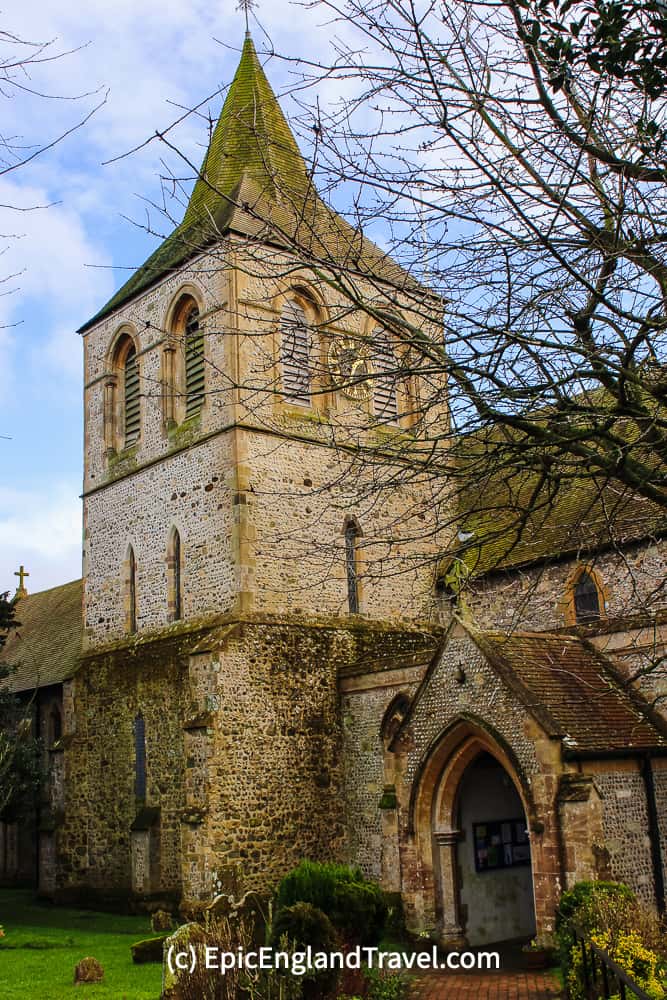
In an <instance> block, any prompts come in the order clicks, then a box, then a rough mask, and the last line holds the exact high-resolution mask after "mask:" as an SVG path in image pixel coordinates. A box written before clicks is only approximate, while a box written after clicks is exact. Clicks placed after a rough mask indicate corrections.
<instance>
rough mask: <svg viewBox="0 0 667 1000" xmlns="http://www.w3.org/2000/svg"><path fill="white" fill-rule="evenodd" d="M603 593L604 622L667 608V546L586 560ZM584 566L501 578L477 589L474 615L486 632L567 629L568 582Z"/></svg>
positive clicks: (560, 565)
mask: <svg viewBox="0 0 667 1000" xmlns="http://www.w3.org/2000/svg"><path fill="white" fill-rule="evenodd" d="M581 563H582V564H584V565H586V566H591V567H592V568H593V569H594V570H595V572H596V574H598V576H599V578H600V580H601V582H602V585H603V587H604V592H605V594H604V596H605V605H606V606H605V609H604V611H605V616H606V618H609V619H614V618H622V617H625V616H627V615H632V614H638V613H640V612H641V611H643V610H649V611H651V612H655V611H657V610H658V609H660V608H665V607H667V593H665V590H664V581H665V578H666V577H667V544H666V543H665V541H664V540H660V541H658V542H655V543H651V544H647V545H635V546H633V547H632V548H631V549H629V550H627V551H625V552H623V553H619V552H614V551H611V552H603V553H598V554H596V555H595V556H591V557H590V558H586V557H583V558H582V559H581ZM578 565H579V563H578V562H577V560H576V559H564V560H562V561H560V562H557V563H551V564H546V565H541V566H536V567H532V568H531V567H528V568H526V569H521V570H515V571H513V572H508V573H498V574H493V575H492V576H489V577H487V578H486V579H485V580H482V581H477V582H475V583H474V584H473V591H472V593H471V594H470V597H469V604H470V610H471V614H472V615H473V617H474V619H475V620H476V621H478V622H479V623H481V624H483V626H484V628H494V627H496V628H502V629H507V630H510V629H516V628H519V629H529V630H530V629H535V630H538V631H539V630H546V629H550V628H562V627H563V626H564V625H565V624H566V621H565V602H566V595H567V589H568V581H569V579H570V578H571V576H572V574H573V573H574V572H575V570H576V568H577V566H578Z"/></svg>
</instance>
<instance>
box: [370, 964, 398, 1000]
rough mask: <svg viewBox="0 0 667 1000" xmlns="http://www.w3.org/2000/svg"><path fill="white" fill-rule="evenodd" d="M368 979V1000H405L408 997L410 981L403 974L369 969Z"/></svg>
mask: <svg viewBox="0 0 667 1000" xmlns="http://www.w3.org/2000/svg"><path fill="white" fill-rule="evenodd" d="M366 978H367V980H368V985H369V991H368V1000H405V998H406V997H407V995H408V980H407V977H406V976H405V975H403V974H402V973H400V972H399V973H396V972H386V971H381V970H379V969H369V970H368V972H367V974H366Z"/></svg>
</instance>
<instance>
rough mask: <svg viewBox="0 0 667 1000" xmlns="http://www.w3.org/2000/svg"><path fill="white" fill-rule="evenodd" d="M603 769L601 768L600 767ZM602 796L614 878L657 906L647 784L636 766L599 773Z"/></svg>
mask: <svg viewBox="0 0 667 1000" xmlns="http://www.w3.org/2000/svg"><path fill="white" fill-rule="evenodd" d="M599 766H600V767H602V765H599ZM595 784H596V786H597V788H598V789H599V791H600V794H601V795H602V804H603V829H604V837H605V847H606V848H607V850H608V852H609V863H610V868H611V874H612V878H613V879H614V880H615V881H617V882H625V883H626V884H627V885H629V886H630V887H631V888H632V889H633V891H634V892H636V893H637V894H638V895H639V896H640V898H641V899H642V900H643V902H644V903H646V904H648V905H649V906H653V905H654V904H655V895H654V887H653V868H652V862H651V843H650V840H649V836H648V813H647V809H646V795H645V792H644V782H643V780H642V776H641V774H640V773H639V769H638V767H637V766H636V765H634V764H633V765H632V770H631V769H630V767H623V766H622V765H620V766H619V767H617V768H616V769H611V768H610V769H609V770H607V771H602V770H597V768H596V774H595Z"/></svg>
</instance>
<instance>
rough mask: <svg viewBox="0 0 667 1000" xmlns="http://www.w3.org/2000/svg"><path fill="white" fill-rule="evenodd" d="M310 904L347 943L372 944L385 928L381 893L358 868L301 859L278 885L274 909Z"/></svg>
mask: <svg viewBox="0 0 667 1000" xmlns="http://www.w3.org/2000/svg"><path fill="white" fill-rule="evenodd" d="M297 902H303V903H311V904H312V905H313V906H315V907H317V909H318V910H322V912H323V913H326V915H327V916H328V917H329V919H330V920H331V922H332V924H333V925H334V927H335V928H336V929H337V930H339V931H340V932H341V934H342V935H343V936H344V938H345V940H346V941H348V942H352V941H354V942H359V943H361V944H374V943H375V942H377V941H378V940H379V939H380V937H381V935H382V930H383V928H384V924H385V920H386V917H387V906H386V903H385V899H384V893H383V892H382V890H381V889H380V887H379V885H377V884H376V883H375V882H368V881H366V879H365V878H364V876H363V874H362V873H361V870H360V869H359V868H351V867H349V866H348V865H338V864H333V863H328V864H321V863H317V862H314V861H302V862H301V863H300V864H299V865H298V866H297V867H296V868H295V869H294V870H293V871H291V872H290V873H289V874H288V875H286V876H285V878H284V879H283V880H282V882H281V883H280V885H279V887H278V894H277V909H278V910H280V909H282V908H283V907H287V906H292V905H294V903H297Z"/></svg>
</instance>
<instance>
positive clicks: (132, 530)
mask: <svg viewBox="0 0 667 1000" xmlns="http://www.w3.org/2000/svg"><path fill="white" fill-rule="evenodd" d="M229 449H230V442H229V440H228V438H226V437H224V436H222V437H217V438H215V439H213V440H209V441H206V442H203V443H201V444H199V445H198V446H196V447H193V448H192V449H190V450H189V451H186V452H180V453H179V454H177V455H174V456H172V457H171V458H170V459H169V460H167V461H165V462H162V463H159V464H156V465H153V466H150V467H148V468H145V469H143V470H141V471H139V472H137V473H136V474H135V475H133V476H130V477H128V478H125V479H122V480H120V481H118V482H116V483H114V484H112V485H110V486H108V487H106V488H105V489H103V490H101V491H99V492H97V493H94V494H92V495H91V496H89V497H88V498H87V500H86V509H85V522H84V523H85V541H84V545H85V554H86V557H85V616H86V617H85V628H86V633H87V638H88V642H89V643H92V642H95V643H100V642H105V641H108V640H109V639H119V638H121V637H122V636H123V635H124V634H125V633H126V631H127V608H126V594H125V590H126V584H125V579H124V577H125V575H126V573H127V568H126V562H125V561H126V559H127V551H128V546H129V545H130V544H131V545H132V547H133V550H134V555H135V560H136V593H137V629H138V631H139V632H140V633H141V632H142V631H144V630H146V629H151V628H152V629H156V628H160V627H163V626H164V625H166V624H167V622H168V583H167V548H168V540H169V535H170V532H171V530H172V528H173V527H175V528H177V529H178V531H179V534H180V538H181V567H182V569H181V573H182V588H183V615H184V617H187V618H192V617H198V616H201V615H205V614H213V613H216V612H220V611H226V610H229V609H230V607H231V605H232V603H233V600H234V596H235V593H236V578H235V566H234V559H233V551H234V549H233V505H232V494H231V488H230V483H229V476H230V469H231V458H230V450H229Z"/></svg>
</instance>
